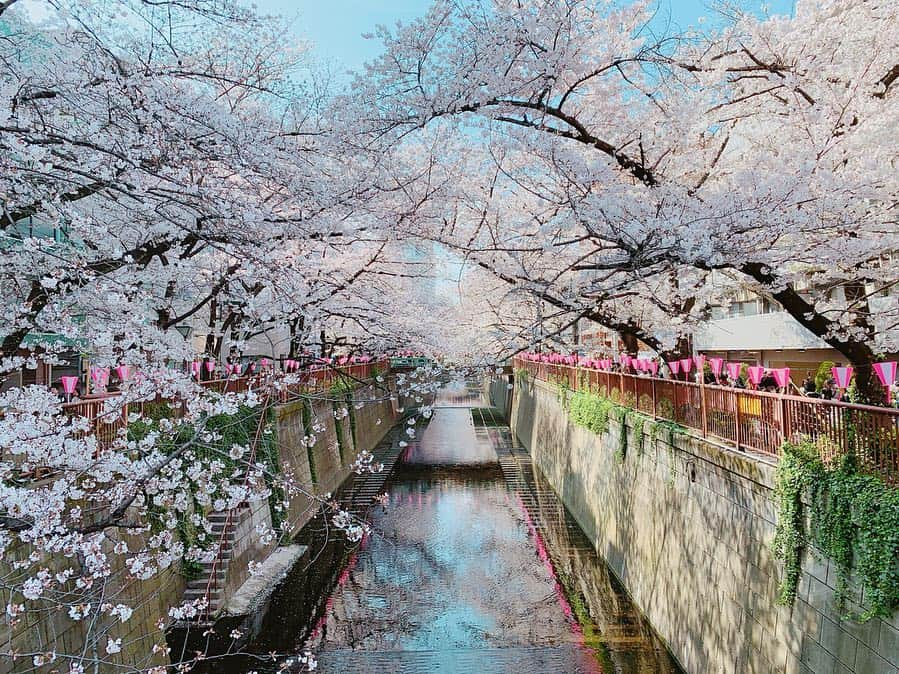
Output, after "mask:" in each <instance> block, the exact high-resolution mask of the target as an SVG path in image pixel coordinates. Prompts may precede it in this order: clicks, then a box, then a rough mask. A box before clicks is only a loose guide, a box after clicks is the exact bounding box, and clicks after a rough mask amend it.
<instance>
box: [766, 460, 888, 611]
mask: <svg viewBox="0 0 899 674" xmlns="http://www.w3.org/2000/svg"><path fill="white" fill-rule="evenodd" d="M775 495H776V498H777V506H778V517H777V529H776V534H775V537H774V546H773V548H774V553H775V555H776V556H777V557H778V558H779V559H782V560H783V562H784V575H783V578H782V579H781V584H780V596H779V601H780V602H781V603H784V604H790V603H792V602H793V600H794V599H795V598H796V590H797V587H798V584H799V578H800V575H801V573H802V568H801V564H802V553H803V551H804V550H805V548H806V546H807V545H808V544H809V543H811V544H812V545H814V546H815V547H816V548H817V549H818V550H820V552H821V553H822V554H824V555H826V556H827V557H829V558H830V559H831V560H832V561H833V562H834V563H835V564H836V568H837V587H836V592H835V599H836V603H837V607H838V608H839V609H840V610H843V609H844V608H845V600H846V593H847V588H848V587H849V582H850V581H849V579H850V575H851V574H852V573H853V572H854V573H855V575H856V576H857V578H858V580H859V581H860V582H861V583H862V585H863V586H864V596H865V603H866V605H867V606H866V608H865V609H864V610H863V611H862V613H861V614H860V615H853V616H852V617H853V618H855V619H856V620H859V621H865V620H868V619H870V618H872V617H875V616H879V617H889V616H890V615H892V613H893V612H894V611H895V610H896V609H897V608H899V562H897V560H899V490H897V489H895V488H894V487H891V486H889V485H887V484H886V483H885V482H883V481H882V480H881V479H880V478H879V477H876V476H873V475H865V474H862V473H859V472H858V471H857V470H856V467H855V465H854V462H853V461H852V458H851V457H847V458H846V459H844V460H843V461H842V462H841V463H840V464H839V465H837V466H835V467H828V466H825V465H824V463H822V461H821V459H820V458H819V455H818V451H817V447H815V445H814V444H812V443H810V442H807V443H802V444H799V445H794V444H790V443H787V444H785V445H784V447H783V456H782V457H781V460H780V464H779V465H778V469H777V483H776V488H775ZM804 496H807V501H808V506H807V507H806V503H805V502H804V501H803V497H804ZM806 510H807V513H806ZM806 514H807V515H808V521H809V526H808V530H806V527H805V521H806Z"/></svg>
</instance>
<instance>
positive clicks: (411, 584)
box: [216, 387, 679, 674]
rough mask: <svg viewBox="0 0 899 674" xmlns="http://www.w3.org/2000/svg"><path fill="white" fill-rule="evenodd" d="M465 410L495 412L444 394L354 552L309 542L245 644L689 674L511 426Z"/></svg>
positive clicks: (443, 665) (377, 666)
mask: <svg viewBox="0 0 899 674" xmlns="http://www.w3.org/2000/svg"><path fill="white" fill-rule="evenodd" d="M463 399H464V401H465V402H464V404H465V405H466V406H479V405H482V404H483V403H482V402H481V401H479V400H478V398H477V396H474V395H472V394H471V393H470V392H467V391H466V390H460V389H459V388H458V387H457V388H455V389H453V390H451V391H445V392H444V393H443V394H442V395H441V396H440V397H439V398H438V401H437V407H438V409H437V410H436V411H435V414H434V417H433V418H432V420H431V423H430V424H429V425H428V426H427V428H426V429H425V430H424V431H423V432H420V433H418V436H419V438H418V439H417V440H416V441H414V442H411V443H410V444H409V447H408V448H407V450H406V451H405V452H404V459H405V460H404V462H403V463H401V464H398V465H397V468H396V471H395V473H394V476H393V477H392V479H391V481H390V483H389V490H388V491H389V495H390V503H389V506H388V507H387V508H378V509H376V510H374V511H372V512H371V513H370V517H371V519H372V523H373V525H374V526H373V528H374V531H375V533H374V534H373V535H372V536H370V537H368V538H367V539H366V540H365V541H364V542H363V544H362V545H361V546H360V547H359V548H358V549H356V550H353V551H351V552H349V553H347V552H345V550H344V548H343V547H342V546H339V545H334V544H329V545H326V546H324V547H322V546H321V545H318V546H316V544H315V541H314V540H313V539H311V538H309V533H308V532H307V533H306V534H305V535H306V537H307V541H308V542H309V544H310V550H311V551H314V553H315V554H317V555H318V559H317V560H316V561H315V562H314V563H313V562H311V561H309V562H307V563H304V564H301V565H300V566H301V567H302V568H299V569H297V570H295V571H294V572H293V573H292V574H291V575H290V576H289V577H288V579H287V580H286V582H285V583H284V584H282V586H281V587H280V588H279V589H278V590H277V591H276V593H275V596H274V598H273V600H272V603H271V606H270V607H269V610H268V611H267V613H266V615H265V617H264V618H263V623H262V630H261V632H260V634H259V636H258V637H257V638H256V639H255V641H253V642H252V643H251V644H250V645H249V649H250V650H251V651H254V652H257V653H260V654H263V653H266V652H268V651H275V650H277V651H281V652H283V651H285V650H293V651H294V652H299V651H300V650H301V649H302V648H303V647H311V648H312V649H313V650H315V651H316V652H317V653H318V657H319V663H320V667H319V670H320V671H323V672H485V673H496V674H499V673H507V672H509V673H515V674H517V673H518V672H523V671H547V672H566V673H578V672H583V673H593V672H606V673H611V672H619V673H621V674H648V673H650V672H652V673H656V672H663V673H664V672H677V671H679V670H678V669H677V667H676V665H675V664H674V662H673V660H672V659H671V657H670V656H669V655H668V654H667V652H666V651H665V649H664V647H663V646H662V644H661V643H660V641H659V640H658V639H657V637H656V636H655V635H654V634H653V632H652V630H651V628H650V627H649V625H648V624H647V623H646V622H645V620H643V619H642V618H641V616H640V615H639V614H638V613H637V612H636V611H635V610H634V608H633V606H632V605H631V603H630V602H629V600H628V597H627V595H626V593H625V592H624V590H623V589H622V588H621V587H620V586H619V585H618V583H617V582H616V581H615V579H614V578H613V577H612V576H611V575H610V574H609V572H608V569H607V567H606V565H605V564H604V563H603V561H602V560H601V559H600V558H599V557H597V556H596V555H595V554H594V553H593V551H592V548H591V546H590V543H589V541H588V540H587V539H586V537H585V536H584V535H583V533H582V532H581V531H580V529H578V527H577V525H576V523H575V522H574V521H573V519H572V518H571V517H570V516H569V515H568V513H567V512H566V511H565V509H564V507H563V506H562V505H561V503H560V501H559V500H558V498H556V496H555V494H554V493H553V492H552V490H551V489H550V487H549V485H548V484H547V483H546V481H545V480H544V479H543V477H542V476H541V475H539V474H535V472H534V471H533V469H532V468H531V465H530V461H529V458H528V456H527V454H526V453H525V452H524V451H523V450H522V449H521V448H517V447H515V445H514V443H513V442H512V439H511V436H510V433H509V431H508V429H507V428H502V427H499V428H481V427H477V428H476V427H475V426H474V424H473V423H472V421H471V413H470V411H469V410H468V409H467V407H461V405H462V401H463ZM447 403H450V404H449V405H447ZM276 669H277V665H276V663H271V664H270V665H266V664H260V663H259V662H253V661H249V660H244V661H242V662H238V661H236V660H232V661H231V663H230V664H227V665H226V663H224V662H220V663H219V668H218V669H217V670H216V671H222V672H224V671H228V672H247V671H250V670H258V671H260V672H262V671H276Z"/></svg>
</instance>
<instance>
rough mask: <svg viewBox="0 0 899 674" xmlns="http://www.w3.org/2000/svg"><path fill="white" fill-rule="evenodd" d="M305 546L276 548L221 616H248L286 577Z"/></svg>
mask: <svg viewBox="0 0 899 674" xmlns="http://www.w3.org/2000/svg"><path fill="white" fill-rule="evenodd" d="M307 549H308V548H307V546H305V545H287V546H284V547H283V548H276V549H275V551H274V552H272V554H270V555H269V556H268V559H266V560H265V561H264V562H263V563H262V565H261V566H260V567H259V568H258V569H257V570H256V573H254V574H253V575H252V576H250V577H249V578H247V580H246V581H245V582H244V584H243V585H241V586H240V587H239V588H238V589H237V592H235V593H234V594H233V595H232V596H231V597H230V598H229V599H228V603H227V604H225V609H224V611H223V612H222V615H225V616H243V615H250V614H252V613H253V612H254V611H256V609H257V608H259V607H260V606H262V605H263V604H264V603H265V601H266V600H267V599H268V598H269V596H270V595H271V593H272V592H273V591H274V589H275V588H276V587H277V586H278V583H279V582H281V580H282V579H283V578H284V577H285V576H286V575H287V573H288V572H289V571H290V569H291V568H293V565H294V564H296V562H297V560H298V559H299V558H300V557H302V556H303V555H304V554H305V553H306V550H307Z"/></svg>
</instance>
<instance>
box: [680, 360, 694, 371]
mask: <svg viewBox="0 0 899 674" xmlns="http://www.w3.org/2000/svg"><path fill="white" fill-rule="evenodd" d="M680 367H681V370H683V373H684V374H690V370H692V369H693V359H692V358H682V359H681V361H680Z"/></svg>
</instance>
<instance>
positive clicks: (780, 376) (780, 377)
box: [771, 367, 790, 388]
mask: <svg viewBox="0 0 899 674" xmlns="http://www.w3.org/2000/svg"><path fill="white" fill-rule="evenodd" d="M771 374H773V375H774V381H776V382H777V387H778V388H787V387H788V386H789V385H790V368H788V367H779V368H777V369H775V370H772V371H771Z"/></svg>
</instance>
